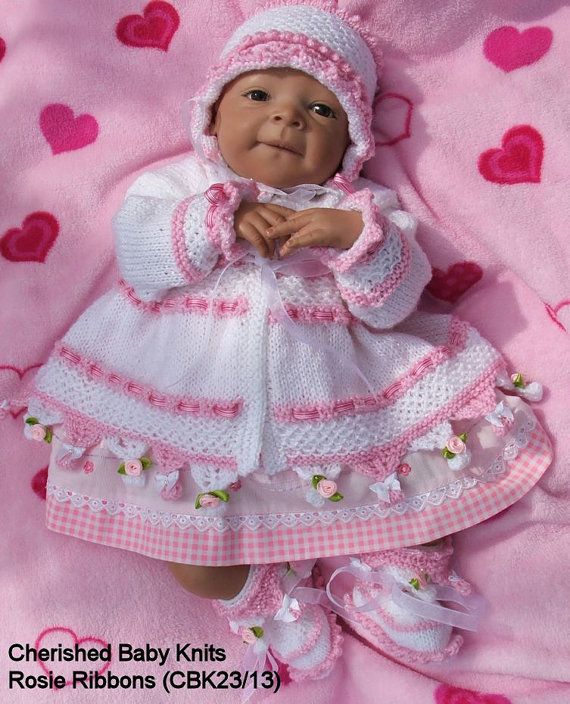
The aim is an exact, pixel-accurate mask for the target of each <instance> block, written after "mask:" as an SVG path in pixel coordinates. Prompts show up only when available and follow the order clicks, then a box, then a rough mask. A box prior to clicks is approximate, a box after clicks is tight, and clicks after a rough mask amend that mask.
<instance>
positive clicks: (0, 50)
mask: <svg viewBox="0 0 570 704" xmlns="http://www.w3.org/2000/svg"><path fill="white" fill-rule="evenodd" d="M5 53H6V42H5V41H4V40H3V39H2V37H0V61H2V59H3V58H4V54H5Z"/></svg>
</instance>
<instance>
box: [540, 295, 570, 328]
mask: <svg viewBox="0 0 570 704" xmlns="http://www.w3.org/2000/svg"><path fill="white" fill-rule="evenodd" d="M568 306H570V299H569V300H566V301H560V303H558V304H557V305H555V306H551V305H549V304H548V303H545V304H544V307H545V308H546V312H547V313H548V315H549V316H550V318H551V319H552V322H553V323H554V324H555V325H557V326H558V327H559V328H560V329H561V330H563V331H564V332H567V328H566V325H564V323H563V322H562V320H560V316H559V315H558V314H559V312H560V311H561V310H563V309H564V308H567V307H568ZM566 317H568V316H566Z"/></svg>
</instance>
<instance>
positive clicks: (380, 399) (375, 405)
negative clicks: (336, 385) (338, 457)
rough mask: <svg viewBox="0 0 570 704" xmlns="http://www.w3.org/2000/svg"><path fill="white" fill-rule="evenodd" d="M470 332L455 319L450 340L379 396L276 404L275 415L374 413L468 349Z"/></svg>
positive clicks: (315, 417) (292, 418)
mask: <svg viewBox="0 0 570 704" xmlns="http://www.w3.org/2000/svg"><path fill="white" fill-rule="evenodd" d="M468 334H469V325H468V324H467V323H466V322H464V321H462V320H459V318H452V319H451V324H450V326H449V334H448V339H447V343H446V344H445V345H440V346H439V347H436V348H434V349H433V350H432V351H431V352H430V353H429V354H428V355H426V356H425V357H424V358H423V359H420V361H419V362H416V364H414V366H413V367H412V368H411V369H409V370H408V371H407V372H406V373H405V374H403V375H402V376H401V377H400V378H399V379H397V380H396V381H394V382H392V383H391V384H390V385H389V386H388V387H386V388H385V389H383V390H382V391H379V392H378V394H377V396H376V398H374V397H373V396H370V395H368V396H354V397H352V398H344V399H340V400H337V401H334V402H332V403H318V404H311V405H310V406H309V405H306V406H299V405H277V404H276V405H274V406H273V409H272V412H273V417H274V418H275V420H277V421H279V422H281V423H294V422H297V421H330V420H333V419H334V418H337V417H338V416H340V415H344V414H346V413H353V412H357V413H370V412H374V411H378V410H381V409H383V408H388V406H391V405H392V404H393V403H395V402H396V401H397V400H398V399H399V398H400V397H401V396H403V395H404V393H405V392H406V391H408V390H409V389H410V388H411V387H412V386H413V385H414V384H416V383H417V382H418V381H419V380H420V379H422V378H423V377H424V376H425V375H426V374H428V373H429V372H431V371H433V370H434V369H436V368H437V367H438V366H440V365H441V364H443V363H444V362H447V361H449V360H450V359H452V358H453V357H454V356H455V355H456V354H458V353H459V352H461V351H462V350H463V349H464V348H465V344H466V342H467V337H468Z"/></svg>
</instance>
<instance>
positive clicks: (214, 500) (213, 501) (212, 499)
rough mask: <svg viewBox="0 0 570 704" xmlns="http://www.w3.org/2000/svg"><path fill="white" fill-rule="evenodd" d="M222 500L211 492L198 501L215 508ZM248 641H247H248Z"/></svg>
mask: <svg viewBox="0 0 570 704" xmlns="http://www.w3.org/2000/svg"><path fill="white" fill-rule="evenodd" d="M220 502H221V499H219V498H218V497H217V496H212V495H211V494H202V496H200V498H199V499H198V503H199V504H200V507H201V508H214V506H217V505H218V504H219V503H220ZM246 642H247V641H246Z"/></svg>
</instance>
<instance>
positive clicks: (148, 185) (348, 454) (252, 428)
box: [29, 156, 501, 487]
mask: <svg viewBox="0 0 570 704" xmlns="http://www.w3.org/2000/svg"><path fill="white" fill-rule="evenodd" d="M216 183H218V184H219V183H222V184H223V188H222V186H215V187H214V188H210V187H211V186H212V185H213V184H216ZM354 185H355V186H356V188H357V190H356V192H355V193H354V194H352V195H346V194H345V193H344V192H342V191H341V190H340V189H339V188H337V187H336V185H334V184H333V183H332V182H327V184H325V186H318V185H312V184H309V185H306V186H298V187H295V188H293V189H288V191H287V192H284V191H279V190H277V189H273V188H270V187H266V186H264V185H263V184H257V188H258V191H259V192H258V193H257V199H258V200H259V201H264V202H272V203H279V204H282V205H286V206H288V207H290V208H294V209H296V210H299V209H305V208H308V207H332V208H345V209H346V208H351V209H358V210H360V211H361V212H362V214H363V220H364V228H363V231H362V233H361V234H360V236H359V238H358V239H357V241H356V242H355V243H354V245H353V246H352V247H351V249H349V250H346V251H342V252H341V251H335V250H332V249H330V248H319V249H315V251H316V252H317V253H318V255H319V257H320V258H321V260H322V261H324V262H326V264H327V266H328V267H329V269H330V272H329V273H328V274H325V275H322V276H319V277H317V278H301V277H299V276H279V277H278V285H279V292H280V295H281V298H282V301H283V304H284V306H285V309H286V310H287V311H288V313H289V315H290V316H291V318H292V319H293V320H294V321H295V322H296V324H297V325H299V326H300V328H301V329H302V331H303V332H304V333H305V334H308V335H310V336H311V338H312V339H313V340H314V341H316V342H319V343H326V344H328V345H329V346H331V347H332V348H334V350H336V352H337V353H339V354H340V355H342V358H343V359H352V360H353V361H354V362H356V363H357V364H358V367H359V369H360V370H361V372H362V373H363V374H364V375H365V377H366V378H367V379H368V381H369V382H370V383H371V384H372V386H373V388H374V389H375V390H376V394H375V395H374V396H372V395H371V394H370V392H369V391H368V390H367V389H366V388H365V386H364V385H363V382H362V380H361V379H360V378H358V377H357V376H356V374H355V373H353V372H351V368H350V366H348V365H345V364H343V362H342V361H339V357H334V356H332V357H331V356H330V355H329V354H327V353H326V352H323V351H322V350H316V349H315V348H314V347H312V346H310V345H306V344H305V343H304V342H302V341H300V340H299V339H297V338H295V337H294V336H292V335H291V334H290V332H288V331H287V330H286V329H285V328H284V326H283V325H282V324H281V323H279V322H278V321H276V320H274V319H272V316H271V315H270V314H269V311H268V306H267V296H268V291H267V289H266V287H265V286H264V285H263V284H262V277H261V276H260V268H259V266H258V265H257V264H256V263H254V262H251V261H250V262H241V263H237V264H232V265H231V266H229V267H228V269H227V271H225V272H224V273H223V275H222V277H221V280H220V281H219V284H218V285H217V287H216V283H217V282H218V279H219V277H220V274H221V273H222V267H223V266H224V265H225V263H226V262H227V259H228V258H231V257H233V256H235V255H236V254H238V253H240V252H241V253H243V252H244V251H245V250H244V249H243V247H241V245H239V244H236V243H235V231H234V230H233V215H234V212H235V210H236V208H237V207H238V206H239V203H240V201H241V198H242V197H246V198H248V199H250V200H251V199H253V198H254V197H256V196H255V193H254V191H253V190H252V187H253V186H254V184H253V182H251V181H248V180H246V179H242V178H240V177H238V176H237V175H236V174H234V173H233V172H231V171H229V170H228V169H227V167H222V166H215V165H213V164H212V163H209V162H200V161H199V160H198V159H197V158H196V157H195V156H190V157H188V158H186V159H184V160H182V161H180V162H178V163H176V164H171V165H168V166H166V167H164V168H161V169H159V170H157V171H153V172H149V173H146V174H144V175H142V176H141V177H139V178H138V179H137V180H136V181H135V183H134V184H133V186H132V187H131V188H130V189H129V191H128V192H127V195H126V198H125V201H124V204H123V205H122V207H121V209H120V210H119V212H118V213H117V215H116V217H115V219H114V223H113V224H114V229H115V233H116V250H117V259H118V264H119V268H120V273H121V276H122V280H121V281H119V282H118V284H117V285H116V286H115V287H114V288H113V289H112V290H110V291H109V292H108V293H106V294H105V295H103V296H102V297H101V298H99V299H98V300H97V301H96V302H95V303H94V304H93V305H92V306H91V307H90V308H89V309H88V310H87V311H86V312H85V313H84V314H83V315H82V316H81V317H80V318H79V319H78V320H77V322H76V323H75V324H74V325H73V326H72V327H71V328H70V330H69V331H68V332H67V334H66V335H65V336H64V338H63V339H62V340H61V341H60V342H59V343H58V344H57V346H56V349H55V351H54V353H53V354H52V356H51V357H50V359H49V360H48V362H47V363H46V365H44V367H42V369H41V370H40V372H39V373H38V376H37V378H36V382H35V386H36V388H35V390H34V398H32V400H31V403H30V406H29V408H30V413H31V414H32V415H36V416H39V419H40V422H46V423H54V422H63V423H64V429H65V432H66V434H67V437H68V439H69V442H70V443H71V444H74V445H76V446H83V447H85V446H88V445H89V443H92V442H93V441H95V440H99V439H101V438H106V439H107V444H108V446H109V447H111V448H112V449H113V451H114V452H115V453H116V454H118V455H119V456H121V455H122V456H123V457H124V458H128V457H132V456H135V457H139V456H142V454H144V453H145V452H146V453H147V454H148V452H149V451H151V452H153V453H154V456H155V461H156V458H158V464H162V465H163V466H164V470H163V471H169V470H173V469H175V468H177V467H180V466H191V467H192V470H193V473H194V476H195V477H199V478H200V484H202V485H203V486H208V485H212V486H218V487H219V486H223V485H226V484H227V482H228V481H230V480H233V479H234V478H235V477H236V476H237V474H238V473H239V474H241V475H246V474H248V473H249V472H251V471H254V470H256V469H260V468H261V469H262V470H263V471H265V472H266V473H268V474H273V473H276V472H280V471H282V470H285V469H286V468H294V469H295V470H296V471H297V472H298V473H299V474H301V475H302V476H305V475H306V476H310V475H311V474H315V473H320V474H323V475H325V476H328V477H334V476H335V475H336V474H337V473H338V471H339V469H340V464H341V463H346V464H349V465H350V466H352V467H353V468H355V469H357V470H360V471H363V472H365V473H367V474H370V475H372V476H378V477H380V478H381V477H383V476H385V475H386V474H387V473H388V472H389V471H391V470H392V469H393V467H394V466H396V465H397V463H398V461H399V460H400V458H401V456H402V455H403V454H404V453H405V452H406V451H408V450H409V449H414V448H420V447H425V448H435V447H443V446H444V445H445V441H446V440H447V438H448V437H449V436H450V434H452V433H451V427H450V425H449V422H448V421H449V419H451V418H454V417H471V416H474V415H478V414H479V413H480V412H482V411H484V410H487V409H490V408H492V407H494V379H495V374H496V372H497V370H498V368H499V367H500V366H501V361H500V358H499V355H498V353H497V352H496V351H495V350H494V349H493V348H492V347H491V346H490V345H489V344H488V343H487V342H486V341H484V340H483V339H482V338H481V337H480V336H479V334H478V333H477V332H476V331H475V330H474V329H472V328H471V327H470V326H468V325H467V324H465V323H462V322H461V321H458V320H457V319H455V318H453V317H452V316H448V315H429V314H420V313H413V311H414V310H415V308H416V305H417V301H418V298H419V296H420V294H421V292H422V290H423V288H424V286H425V285H426V283H427V282H428V280H429V278H430V267H429V265H428V262H427V259H426V257H425V255H424V254H423V252H422V251H421V249H420V248H419V246H418V245H417V244H416V242H415V238H414V233H415V220H414V219H413V218H412V217H411V216H410V215H408V214H407V213H405V212H403V211H401V210H399V209H398V202H397V199H396V197H395V194H394V192H393V191H390V190H388V189H386V188H383V187H381V186H379V185H377V184H375V183H373V182H371V181H368V180H365V179H358V180H357V181H356V182H355V184H354ZM214 289H215V292H214ZM213 292H214V297H213V301H210V297H211V295H212V293H213ZM211 304H212V306H211ZM210 308H211V314H210V315H209V311H210Z"/></svg>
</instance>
